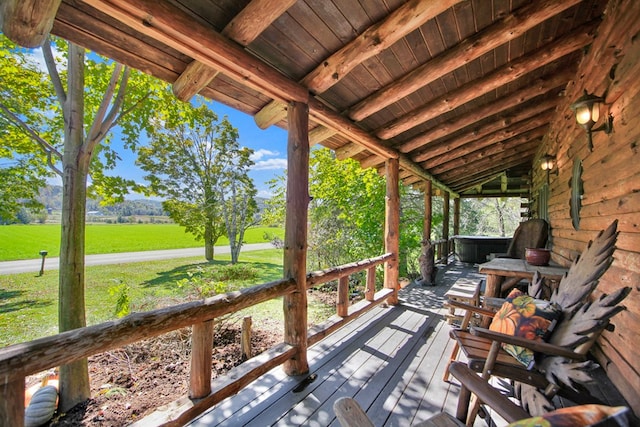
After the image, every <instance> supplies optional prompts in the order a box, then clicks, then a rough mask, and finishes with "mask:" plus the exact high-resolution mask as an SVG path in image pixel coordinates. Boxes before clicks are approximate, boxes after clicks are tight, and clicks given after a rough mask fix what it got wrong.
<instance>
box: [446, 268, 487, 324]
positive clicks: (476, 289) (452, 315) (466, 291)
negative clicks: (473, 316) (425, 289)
mask: <svg viewBox="0 0 640 427" xmlns="http://www.w3.org/2000/svg"><path fill="white" fill-rule="evenodd" d="M481 285H482V280H473V279H467V278H460V279H458V280H456V282H455V283H454V284H453V286H451V288H450V289H449V290H448V291H447V292H445V294H444V297H445V298H446V299H447V302H445V303H444V307H445V308H448V309H449V313H447V314H446V315H445V317H446V318H447V323H449V324H450V325H451V324H452V323H454V322H456V323H457V324H458V325H461V324H462V319H463V317H464V314H465V312H464V310H458V309H455V308H454V307H452V306H451V305H450V304H449V303H448V302H451V301H457V302H461V303H464V304H470V305H475V306H478V305H479V303H480V288H481Z"/></svg>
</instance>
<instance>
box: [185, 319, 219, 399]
mask: <svg viewBox="0 0 640 427" xmlns="http://www.w3.org/2000/svg"><path fill="white" fill-rule="evenodd" d="M212 353H213V320H207V321H206V322H202V323H196V324H194V325H193V327H192V329H191V373H190V378H189V397H190V398H192V399H200V398H203V397H206V396H208V395H209V394H210V393H211V355H212Z"/></svg>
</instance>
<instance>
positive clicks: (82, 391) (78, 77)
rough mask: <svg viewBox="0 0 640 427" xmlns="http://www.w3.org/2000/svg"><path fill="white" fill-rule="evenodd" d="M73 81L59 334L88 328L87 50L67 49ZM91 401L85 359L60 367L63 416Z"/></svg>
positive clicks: (67, 115) (68, 103)
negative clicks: (85, 127) (86, 268)
mask: <svg viewBox="0 0 640 427" xmlns="http://www.w3.org/2000/svg"><path fill="white" fill-rule="evenodd" d="M68 69H69V76H68V90H67V92H68V93H67V99H66V102H65V105H64V111H65V141H64V144H65V149H64V157H63V177H62V181H63V187H64V191H63V197H62V219H61V223H62V230H61V241H60V271H59V279H60V280H59V292H60V295H59V306H58V322H59V329H60V332H64V331H68V330H71V329H77V328H82V327H84V326H86V317H85V301H84V254H85V251H84V238H85V211H86V200H87V174H88V170H89V163H90V160H91V152H86V151H85V146H84V129H83V115H84V49H83V48H81V47H78V46H75V45H73V44H70V45H69V67H68ZM89 397H90V389H89V371H88V367H87V359H83V360H80V361H77V362H74V363H71V364H69V365H64V366H61V367H60V404H59V411H62V412H65V411H68V410H69V409H71V408H72V407H73V406H75V405H76V404H78V403H80V402H82V401H84V400H86V399H88V398H89Z"/></svg>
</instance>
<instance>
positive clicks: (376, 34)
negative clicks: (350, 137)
mask: <svg viewBox="0 0 640 427" xmlns="http://www.w3.org/2000/svg"><path fill="white" fill-rule="evenodd" d="M460 1H461V0H442V1H437V2H434V1H431V0H409V1H408V2H407V3H405V4H404V5H402V6H400V7H399V8H398V9H396V10H395V11H394V12H393V13H391V14H390V15H389V16H388V17H387V19H385V20H384V21H382V22H379V23H377V24H374V25H372V26H371V27H369V28H367V29H366V30H365V31H364V32H363V33H362V34H360V35H359V36H358V37H356V38H355V39H353V40H351V41H350V42H349V43H348V44H346V45H345V46H344V47H343V48H342V49H340V50H338V51H337V52H335V53H333V54H332V55H331V56H330V57H329V58H327V59H325V60H324V61H322V63H321V64H320V65H319V66H318V67H316V68H315V69H314V70H313V71H311V72H310V73H309V74H308V75H307V76H305V77H304V78H303V79H302V80H301V82H300V83H301V84H302V85H303V86H304V87H307V88H308V89H309V90H310V91H311V92H312V93H315V94H320V93H322V92H325V91H326V90H327V89H329V88H330V87H332V86H333V85H335V84H336V83H338V82H339V81H340V80H342V79H343V78H344V77H345V76H346V75H347V74H349V72H350V71H351V70H353V69H354V68H355V67H356V66H358V65H360V64H361V63H362V62H364V61H366V60H367V59H369V58H371V57H373V56H375V55H377V54H379V53H380V52H382V51H383V50H385V49H387V48H389V47H390V46H391V45H392V44H394V43H395V42H397V41H398V40H400V39H401V38H403V37H404V36H406V35H407V34H409V33H411V32H413V31H414V30H416V29H417V28H419V27H420V26H421V25H423V24H424V23H425V22H427V21H429V20H430V19H433V18H435V17H436V16H438V15H439V14H441V13H442V12H444V11H445V10H447V9H449V8H450V7H452V6H453V5H455V4H456V3H459V2H460ZM277 104H278V102H270V103H269V104H267V106H266V107H264V109H268V110H270V111H280V116H277V115H273V114H266V113H265V114H261V113H262V111H260V112H259V113H258V114H256V116H255V119H256V123H257V124H258V126H259V127H260V128H262V129H266V128H267V127H269V126H271V125H273V124H275V123H278V122H279V121H280V120H282V119H284V117H285V116H286V113H284V114H283V113H282V108H281V107H278V105H277Z"/></svg>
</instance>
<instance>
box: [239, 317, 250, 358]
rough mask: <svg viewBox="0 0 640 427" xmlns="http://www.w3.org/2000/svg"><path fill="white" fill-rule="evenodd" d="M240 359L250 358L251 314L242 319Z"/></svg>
mask: <svg viewBox="0 0 640 427" xmlns="http://www.w3.org/2000/svg"><path fill="white" fill-rule="evenodd" d="M240 347H241V349H242V360H243V361H244V360H247V359H251V316H246V317H245V318H244V319H242V335H241V336H240Z"/></svg>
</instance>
